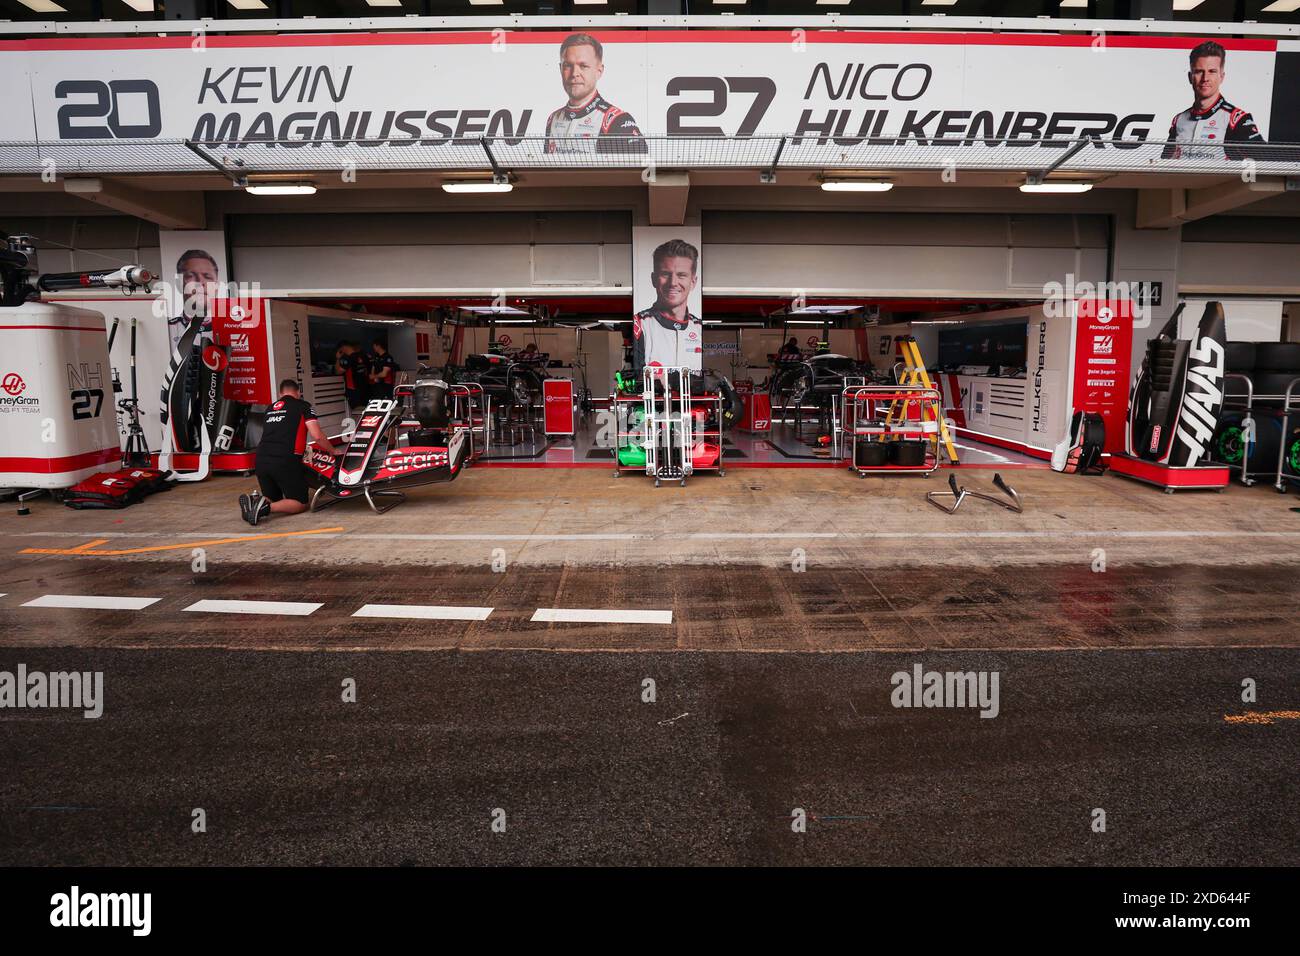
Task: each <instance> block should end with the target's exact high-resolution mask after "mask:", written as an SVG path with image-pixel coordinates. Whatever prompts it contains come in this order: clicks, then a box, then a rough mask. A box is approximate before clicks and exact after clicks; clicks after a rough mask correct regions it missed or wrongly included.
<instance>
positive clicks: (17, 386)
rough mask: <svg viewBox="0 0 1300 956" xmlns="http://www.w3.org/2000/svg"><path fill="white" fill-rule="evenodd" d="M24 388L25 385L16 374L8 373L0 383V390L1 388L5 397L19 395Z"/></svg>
mask: <svg viewBox="0 0 1300 956" xmlns="http://www.w3.org/2000/svg"><path fill="white" fill-rule="evenodd" d="M26 387H27V383H26V382H24V381H23V377H22V376H21V375H19V374H18V373H17V372H10V373H9V374H8V375H6V376H5V377H4V381H3V382H0V388H3V389H4V390H5V394H7V395H21V394H22V393H23V389H25V388H26Z"/></svg>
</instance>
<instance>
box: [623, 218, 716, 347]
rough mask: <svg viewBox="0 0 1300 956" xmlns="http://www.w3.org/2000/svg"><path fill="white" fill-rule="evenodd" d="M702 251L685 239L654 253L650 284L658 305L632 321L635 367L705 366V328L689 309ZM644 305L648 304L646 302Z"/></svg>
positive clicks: (668, 242)
mask: <svg viewBox="0 0 1300 956" xmlns="http://www.w3.org/2000/svg"><path fill="white" fill-rule="evenodd" d="M699 264H700V251H699V250H698V249H696V248H695V246H693V245H691V244H690V243H689V242H687V241H686V240H684V239H670V240H668V241H667V242H665V243H663V244H662V245H660V246H659V247H658V248H656V249H655V251H654V271H653V272H651V273H650V281H651V283H653V285H654V289H655V303H654V305H652V306H650V308H648V309H642V310H641V311H640V312H638V313H637V314H636V317H635V318H634V319H633V321H632V363H633V365H634V367H636V368H638V369H640V368H644V367H645V366H647V365H662V366H666V367H674V366H687V367H690V368H695V369H698V368H700V366H701V364H702V361H703V359H702V356H703V351H704V350H703V342H704V324H703V323H702V322H701V321H700V317H699V316H698V315H692V314H691V311H690V308H689V299H690V296H691V293H692V292H694V291H695V286H696V285H697V284H698V283H699V278H700V277H699ZM642 301H644V300H642Z"/></svg>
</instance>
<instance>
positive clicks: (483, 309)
mask: <svg viewBox="0 0 1300 956" xmlns="http://www.w3.org/2000/svg"><path fill="white" fill-rule="evenodd" d="M460 308H461V311H462V312H471V313H473V314H474V315H527V314H528V313H527V312H525V311H524V310H523V309H516V308H515V307H514V306H513V305H462V306H461V307H460Z"/></svg>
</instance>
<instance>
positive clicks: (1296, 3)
mask: <svg viewBox="0 0 1300 956" xmlns="http://www.w3.org/2000/svg"><path fill="white" fill-rule="evenodd" d="M1297 10H1300V0H1273V2H1272V3H1270V4H1269V5H1268V6H1266V7H1264V9H1262V10H1260V11H1259V12H1260V13H1295V12H1296V11H1297Z"/></svg>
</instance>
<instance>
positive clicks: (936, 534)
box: [0, 528, 1300, 542]
mask: <svg viewBox="0 0 1300 956" xmlns="http://www.w3.org/2000/svg"><path fill="white" fill-rule="evenodd" d="M199 533H200V532H196V531H166V532H162V531H158V532H154V531H148V532H121V531H20V532H3V531H0V537H8V538H193V537H195V536H196V535H197V534H199ZM204 533H207V534H220V535H222V536H225V537H232V538H233V537H239V536H240V534H239V533H226V532H204ZM686 537H688V538H696V539H710V538H711V539H732V540H746V539H749V540H755V541H758V540H772V539H788V538H810V539H811V538H844V539H852V540H855V541H856V540H863V539H866V540H871V539H887V538H948V539H960V538H1012V539H1015V538H1096V537H1113V538H1175V539H1177V538H1300V531H1232V530H1215V529H1212V528H1207V529H1205V530H1192V529H1188V530H1185V531H1184V530H1176V529H1173V530H1171V529H1167V528H1165V529H1152V530H1149V531H1145V530H1138V529H1134V530H1126V529H1121V528H1095V529H1082V530H1065V529H1060V530H1046V531H961V530H953V531H731V532H727V531H701V532H695V533H692V534H689V535H686ZM313 538H319V539H331V540H332V539H336V538H346V539H348V540H353V541H394V540H397V541H523V542H536V541H634V540H636V541H658V540H664V539H672V540H679V539H680V538H681V535H680V534H678V533H677V532H663V533H648V534H563V535H561V534H493V533H491V532H486V533H482V534H365V533H361V532H343V533H329V534H319V535H313ZM295 540H305V539H295Z"/></svg>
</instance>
